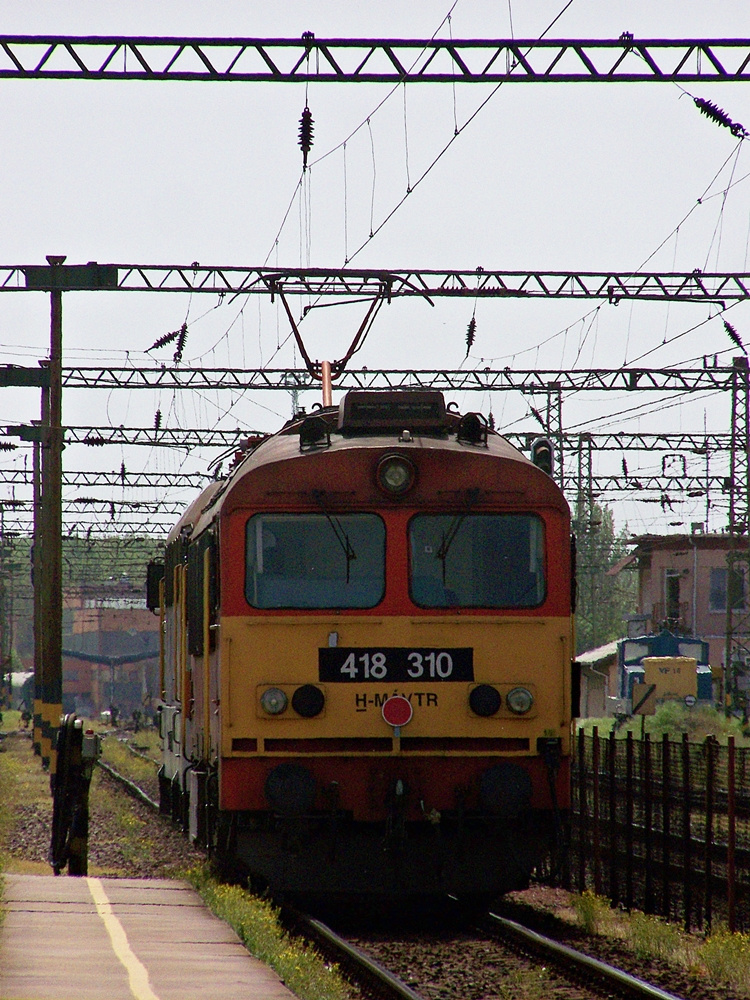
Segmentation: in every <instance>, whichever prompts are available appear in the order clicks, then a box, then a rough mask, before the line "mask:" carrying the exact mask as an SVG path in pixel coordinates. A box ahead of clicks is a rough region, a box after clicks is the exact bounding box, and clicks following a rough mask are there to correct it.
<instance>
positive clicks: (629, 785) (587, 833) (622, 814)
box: [565, 729, 750, 931]
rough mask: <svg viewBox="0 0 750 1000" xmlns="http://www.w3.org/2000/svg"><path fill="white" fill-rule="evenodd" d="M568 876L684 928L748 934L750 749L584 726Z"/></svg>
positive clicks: (575, 884)
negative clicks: (589, 730)
mask: <svg viewBox="0 0 750 1000" xmlns="http://www.w3.org/2000/svg"><path fill="white" fill-rule="evenodd" d="M565 880H566V882H567V884H568V885H569V886H570V887H571V888H573V889H575V890H576V891H578V892H583V891H584V890H585V889H591V890H593V891H594V892H596V893H597V894H599V895H604V896H607V897H609V898H610V899H611V900H612V902H613V904H616V905H618V904H619V905H622V906H624V907H625V908H626V909H628V910H630V909H638V910H643V911H644V912H645V913H652V914H658V915H660V916H663V917H665V918H667V919H669V920H672V921H680V922H682V923H683V924H684V925H685V927H686V928H692V929H696V928H705V929H708V928H710V927H711V926H712V925H713V924H715V923H716V922H717V921H721V922H722V923H724V924H726V925H727V926H728V927H729V929H730V930H745V931H747V930H748V929H750V749H748V748H744V747H743V748H738V747H735V742H734V739H733V738H732V737H730V738H729V740H728V743H727V745H720V744H719V743H718V741H717V740H716V739H715V738H714V737H712V736H708V737H706V739H705V740H704V741H703V742H702V743H691V742H689V740H688V737H687V735H685V736H683V738H682V740H678V741H675V740H674V739H670V738H669V737H668V736H667V735H665V736H664V737H663V738H662V739H661V740H653V739H650V738H649V735H648V734H646V735H645V738H644V739H642V740H640V739H635V738H634V737H633V734H632V733H630V732H629V733H627V735H626V737H625V738H619V739H618V738H616V736H615V734H614V733H612V734H611V735H609V736H606V737H605V736H600V735H599V733H598V731H597V730H596V729H594V731H593V735H592V736H586V735H585V734H584V732H583V730H580V731H579V733H578V734H577V736H576V740H575V758H574V764H573V810H572V817H571V842H570V851H569V853H568V869H567V872H566V876H565Z"/></svg>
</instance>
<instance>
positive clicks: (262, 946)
mask: <svg viewBox="0 0 750 1000" xmlns="http://www.w3.org/2000/svg"><path fill="white" fill-rule="evenodd" d="M185 877H186V878H187V880H188V881H189V882H190V883H191V885H192V886H193V887H194V888H195V889H196V890H197V891H198V892H199V893H200V895H201V896H202V898H203V900H204V902H205V903H206V905H207V906H208V907H209V909H210V910H211V911H212V912H213V913H215V914H216V916H218V917H220V918H221V919H222V920H225V921H226V922H227V923H228V924H229V925H230V926H231V927H232V928H233V929H234V931H235V932H236V934H237V936H238V937H239V938H240V940H241V941H242V943H243V944H244V945H245V947H246V948H247V949H248V951H250V952H251V953H252V954H253V955H255V956H256V958H259V959H260V960H261V961H263V962H266V963H267V964H268V965H270V966H271V968H273V969H275V970H276V972H277V973H278V975H279V976H280V977H281V979H282V980H283V982H284V983H285V984H286V986H287V987H288V988H289V989H290V990H292V991H293V992H294V993H296V994H297V996H298V997H300V998H302V1000H349V998H350V997H351V996H352V994H351V991H350V989H349V987H348V985H347V983H346V981H345V980H344V979H343V978H342V976H341V974H340V973H339V971H338V968H337V967H336V966H330V965H327V964H326V963H325V962H324V961H323V959H322V958H321V957H320V955H318V954H317V952H315V951H313V950H311V949H310V947H309V945H305V944H303V943H302V942H299V941H297V940H296V939H294V938H291V937H290V936H289V935H288V934H287V933H286V931H285V930H284V929H283V928H282V926H281V923H280V922H279V917H278V911H277V910H276V909H275V908H274V907H273V906H272V905H271V904H270V903H269V902H268V901H267V900H264V899H260V898H258V897H257V896H253V895H252V894H251V893H250V892H248V891H247V890H245V889H242V888H240V887H239V886H236V885H224V884H221V883H219V882H217V881H216V879H214V878H213V876H212V875H211V874H210V872H209V871H208V869H207V868H206V867H204V866H202V867H200V868H193V869H191V870H190V871H189V872H187V874H186V876H185Z"/></svg>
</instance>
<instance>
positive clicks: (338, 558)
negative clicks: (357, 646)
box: [245, 512, 385, 609]
mask: <svg viewBox="0 0 750 1000" xmlns="http://www.w3.org/2000/svg"><path fill="white" fill-rule="evenodd" d="M246 537H247V574H246V583H245V594H246V597H247V600H248V603H249V604H251V605H252V606H253V607H254V608H268V609H271V608H374V607H375V606H376V605H377V604H379V603H380V601H381V600H382V599H383V595H384V594H385V525H384V523H383V521H382V520H381V518H380V517H378V516H377V515H376V514H334V513H333V512H331V513H330V514H329V513H321V514H256V515H255V516H254V517H251V518H250V520H249V521H248V522H247V536H246Z"/></svg>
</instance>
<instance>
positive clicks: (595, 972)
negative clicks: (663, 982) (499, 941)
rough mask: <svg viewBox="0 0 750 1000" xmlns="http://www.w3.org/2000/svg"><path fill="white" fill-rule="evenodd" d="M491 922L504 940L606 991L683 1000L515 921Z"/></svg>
mask: <svg viewBox="0 0 750 1000" xmlns="http://www.w3.org/2000/svg"><path fill="white" fill-rule="evenodd" d="M487 919H488V920H489V921H490V922H491V924H492V925H493V926H494V927H495V928H496V929H498V928H499V930H500V933H501V934H502V936H503V937H506V938H511V939H512V940H514V941H516V942H518V943H519V944H520V945H521V947H523V948H524V949H528V950H531V951H533V952H535V953H536V954H540V953H541V954H542V955H544V956H545V957H549V956H552V957H554V959H555V961H556V963H558V964H560V965H561V966H563V967H571V966H572V967H573V968H574V969H576V971H577V973H578V974H579V975H581V976H586V977H589V978H590V977H594V978H596V979H597V980H598V981H599V982H602V983H604V984H605V985H606V988H608V989H614V990H615V991H616V992H617V993H618V994H619V995H621V996H622V995H624V996H626V997H628V998H633V1000H683V998H682V997H679V996H677V995H676V994H674V993H668V992H667V991H666V990H663V989H661V988H660V987H658V986H653V985H652V984H651V983H647V982H645V980H643V979H639V978H638V977H637V976H631V975H630V974H629V973H627V972H623V971H622V969H617V968H615V967H614V966H612V965H607V964H606V963H605V962H602V961H600V960H599V959H597V958H592V957H591V956H590V955H584V954H583V953H582V952H580V951H575V950H574V949H573V948H569V947H568V946H567V945H564V944H560V943H559V942H558V941H553V940H552V939H551V938H548V937H545V936H544V935H542V934H539V933H538V932H537V931H533V930H531V929H530V928H528V927H524V926H523V925H522V924H519V923H517V922H516V921H515V920H509V919H508V918H507V917H502V916H500V915H499V914H497V913H492V912H490V913H488V914H487Z"/></svg>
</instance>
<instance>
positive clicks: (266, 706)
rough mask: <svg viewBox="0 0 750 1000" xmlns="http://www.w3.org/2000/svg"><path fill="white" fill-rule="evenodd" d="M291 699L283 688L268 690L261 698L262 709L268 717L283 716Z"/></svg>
mask: <svg viewBox="0 0 750 1000" xmlns="http://www.w3.org/2000/svg"><path fill="white" fill-rule="evenodd" d="M288 703H289V699H288V698H287V696H286V695H285V694H284V692H283V691H282V690H281V688H266V690H265V691H264V692H263V694H262V695H261V696H260V707H261V708H262V709H263V711H264V712H266V713H267V714H268V715H281V713H282V712H283V711H284V709H285V708H286V706H287V704H288Z"/></svg>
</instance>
